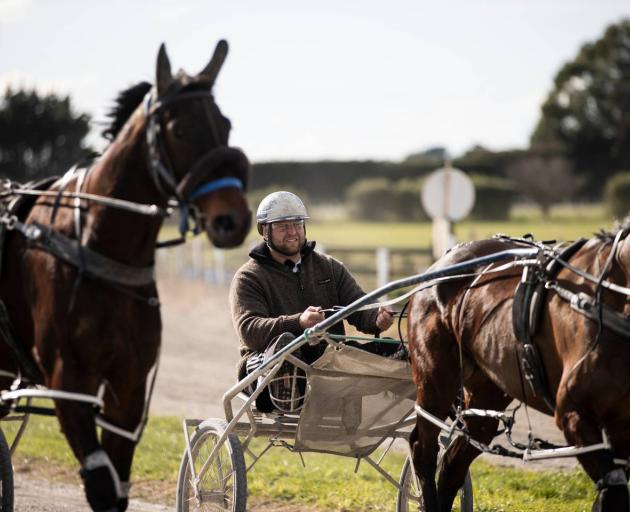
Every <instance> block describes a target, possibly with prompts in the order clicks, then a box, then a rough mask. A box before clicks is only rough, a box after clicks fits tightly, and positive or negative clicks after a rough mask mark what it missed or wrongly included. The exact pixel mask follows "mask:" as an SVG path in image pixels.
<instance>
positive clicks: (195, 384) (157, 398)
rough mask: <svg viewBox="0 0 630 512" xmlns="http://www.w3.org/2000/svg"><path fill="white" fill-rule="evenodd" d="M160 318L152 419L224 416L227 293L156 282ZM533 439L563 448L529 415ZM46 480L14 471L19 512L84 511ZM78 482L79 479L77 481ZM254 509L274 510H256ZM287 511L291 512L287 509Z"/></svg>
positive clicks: (78, 495)
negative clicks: (159, 355)
mask: <svg viewBox="0 0 630 512" xmlns="http://www.w3.org/2000/svg"><path fill="white" fill-rule="evenodd" d="M159 291H160V297H161V300H162V315H163V329H164V335H163V347H162V355H161V362H160V369H159V373H158V377H157V381H156V387H155V392H154V395H153V401H152V404H151V413H152V414H158V415H159V414H174V415H181V416H186V417H188V418H192V417H196V418H206V417H210V416H218V417H223V416H224V413H223V407H222V405H221V402H222V396H223V393H224V392H225V391H226V390H227V389H228V388H229V387H230V386H232V385H233V384H234V383H235V382H236V378H235V375H236V374H235V365H236V362H237V360H238V342H237V338H236V334H235V333H234V330H233V327H232V323H231V320H230V315H229V308H228V304H227V288H224V287H216V286H211V285H207V284H205V283H202V282H188V281H167V280H161V281H160V282H159ZM529 415H530V418H531V421H532V425H533V430H534V434H535V435H536V436H537V437H543V438H545V439H548V440H551V441H555V442H558V443H562V442H563V441H564V440H563V437H562V435H561V433H560V432H559V431H558V430H557V429H556V427H555V425H554V423H553V420H552V419H551V418H548V417H546V416H544V415H542V414H540V413H537V412H536V411H532V410H530V411H529ZM517 420H518V422H517V424H518V429H517V430H516V432H517V437H518V439H519V440H521V441H524V440H525V439H526V432H527V421H526V418H525V416H524V414H523V412H519V414H518V415H517ZM487 460H489V461H490V462H492V463H495V464H506V465H516V466H519V467H523V464H522V462H520V461H518V460H514V459H504V458H499V457H488V458H487ZM575 465H576V464H575V462H574V460H573V459H564V460H562V459H561V460H556V461H552V462H537V463H530V464H528V465H527V466H525V467H526V468H529V469H544V468H551V467H554V468H557V467H574V466H575ZM44 478H47V477H46V476H45V475H36V476H33V475H29V474H28V473H23V472H20V471H17V472H16V500H17V503H18V504H19V507H18V508H17V509H16V510H20V511H36V510H37V511H47V512H58V511H70V510H72V511H74V510H85V509H86V506H85V501H84V498H83V492H82V491H81V489H80V488H79V487H78V485H67V484H57V483H55V484H52V483H50V481H47V480H44ZM76 480H77V481H78V479H76ZM257 508H258V509H259V510H267V511H272V510H276V509H275V508H274V507H273V505H271V506H270V507H268V506H264V505H261V506H259V507H257ZM129 510H130V511H131V512H150V511H161V510H168V508H167V507H165V506H163V505H152V504H148V503H143V502H139V501H132V503H131V504H130V508H129ZM286 510H292V509H290V508H289V509H286Z"/></svg>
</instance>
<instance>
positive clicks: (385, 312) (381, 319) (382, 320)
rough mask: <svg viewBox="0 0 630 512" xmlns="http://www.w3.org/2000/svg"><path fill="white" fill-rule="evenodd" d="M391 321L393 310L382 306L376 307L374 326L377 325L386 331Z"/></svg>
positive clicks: (392, 320)
mask: <svg viewBox="0 0 630 512" xmlns="http://www.w3.org/2000/svg"><path fill="white" fill-rule="evenodd" d="M393 323H394V312H393V311H390V310H389V309H385V308H383V307H380V308H378V313H377V314H376V327H378V330H379V331H381V332H383V331H386V330H387V329H389V328H390V327H391V326H392V324H393Z"/></svg>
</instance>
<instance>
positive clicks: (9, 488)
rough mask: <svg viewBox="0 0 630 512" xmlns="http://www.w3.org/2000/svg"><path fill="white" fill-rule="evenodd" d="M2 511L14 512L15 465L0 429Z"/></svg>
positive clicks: (0, 497) (0, 500)
mask: <svg viewBox="0 0 630 512" xmlns="http://www.w3.org/2000/svg"><path fill="white" fill-rule="evenodd" d="M0 510H1V511H2V512H13V465H12V464H11V450H9V445H8V444H7V439H6V437H4V432H2V429H0Z"/></svg>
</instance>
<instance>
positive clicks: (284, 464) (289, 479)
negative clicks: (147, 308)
mask: <svg viewBox="0 0 630 512" xmlns="http://www.w3.org/2000/svg"><path fill="white" fill-rule="evenodd" d="M2 428H3V430H4V431H5V433H6V434H7V437H8V438H9V442H10V440H11V439H12V437H13V434H14V432H15V428H16V426H15V425H13V424H10V423H4V424H3V425H2ZM262 446H263V445H262V444H261V443H258V444H257V445H256V446H255V448H257V449H258V450H260V449H261V448H262ZM182 451H183V435H182V431H181V421H180V419H178V418H173V417H152V418H151V419H150V421H149V424H148V426H147V428H146V431H145V434H144V437H143V439H142V442H141V443H140V445H139V447H138V450H137V452H136V456H135V459H134V467H133V481H134V486H133V487H132V493H131V495H132V497H135V498H141V499H144V500H147V501H153V502H159V503H165V504H169V505H173V504H174V501H175V489H176V483H177V470H178V467H179V460H180V457H181V453H182ZM304 460H305V462H306V468H302V464H301V461H300V458H299V456H297V455H295V454H291V453H289V452H287V451H286V450H284V449H281V448H274V449H272V450H270V451H269V452H268V453H267V454H265V456H264V457H263V458H262V459H261V460H260V461H259V462H258V463H257V465H256V466H255V468H254V470H253V471H252V472H250V473H249V474H248V486H249V496H250V499H249V503H250V504H251V505H254V504H259V506H255V509H259V510H261V509H264V510H267V511H272V510H294V509H292V508H285V507H286V505H287V504H288V503H291V504H292V505H297V507H298V508H296V509H295V510H307V509H308V510H312V511H319V510H321V511H344V512H350V511H366V510H370V511H386V510H392V509H393V508H394V504H395V500H396V490H395V488H394V487H393V486H392V485H391V484H389V483H387V482H386V481H385V480H384V479H383V478H382V477H381V476H380V475H378V474H377V473H376V472H375V471H374V470H373V469H372V468H370V467H369V466H367V464H362V465H361V466H360V468H359V471H358V472H357V474H354V468H355V461H354V460H351V459H346V458H342V457H334V456H330V455H320V454H305V455H304ZM14 463H15V465H16V466H17V467H18V468H19V471H24V472H34V473H36V474H37V475H41V476H44V477H48V476H49V474H50V471H47V468H48V467H51V468H62V470H58V469H55V470H54V475H55V478H57V479H66V480H67V479H74V481H76V482H78V478H77V477H76V473H77V470H78V466H77V464H76V462H75V460H74V458H73V457H72V454H71V453H70V450H69V448H68V447H67V444H66V442H65V439H64V438H63V437H62V435H61V434H60V432H59V426H58V423H57V421H56V419H54V418H33V419H32V420H31V422H30V424H29V427H28V429H27V431H26V434H25V436H24V438H23V439H22V441H21V443H20V446H19V448H18V451H17V453H16V456H15V458H14ZM402 463H403V456H402V455H400V454H398V453H393V454H389V455H388V456H387V457H386V458H385V463H384V467H385V469H386V470H387V471H389V472H390V474H392V476H394V478H395V479H398V474H399V473H400V469H401V466H402ZM472 478H473V487H474V494H475V510H477V511H483V512H502V511H507V510H510V511H516V512H518V511H523V512H524V511H532V510H545V511H550V512H569V511H571V512H575V511H587V510H590V507H591V504H592V500H593V499H594V493H593V486H592V484H591V483H590V481H589V480H588V478H587V477H586V476H585V475H584V474H583V473H582V472H579V471H570V472H564V471H562V472H558V471H549V472H547V471H545V472H538V471H536V472H534V471H525V470H521V469H513V468H505V467H498V466H493V465H490V464H487V463H484V462H481V461H479V462H475V464H474V465H473V468H472ZM262 503H264V504H265V505H264V506H262V505H260V504H262Z"/></svg>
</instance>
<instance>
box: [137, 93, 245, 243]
mask: <svg viewBox="0 0 630 512" xmlns="http://www.w3.org/2000/svg"><path fill="white" fill-rule="evenodd" d="M153 93H154V90H153V89H152V90H151V91H149V92H148V93H147V95H146V97H145V99H144V115H145V117H146V118H147V126H146V140H147V147H148V160H149V173H150V175H151V178H152V180H153V183H154V184H155V186H156V188H157V189H158V191H159V192H160V194H162V196H163V197H165V198H166V199H171V198H175V200H176V201H177V203H178V208H179V210H180V217H181V220H180V225H179V231H180V234H181V235H182V236H184V235H185V234H186V233H187V232H188V231H189V230H190V227H189V224H188V218H189V213H190V212H191V211H192V212H193V213H194V215H193V218H194V220H195V226H194V228H193V229H192V231H193V232H194V233H195V234H196V233H199V232H200V231H201V226H200V225H199V221H200V217H201V216H200V215H199V212H198V210H197V208H196V207H195V205H194V204H193V201H195V200H196V199H198V198H200V197H202V196H204V195H206V194H209V193H210V192H215V191H217V190H221V189H224V188H236V189H239V190H243V189H244V188H246V186H247V169H248V165H249V164H248V162H247V157H245V155H244V154H243V152H242V151H240V150H239V149H237V148H233V147H229V146H227V145H226V144H223V143H222V142H221V140H220V137H219V131H218V130H217V126H216V124H215V120H214V118H213V116H212V114H211V113H209V114H208V115H207V118H208V123H209V124H210V128H211V131H212V134H213V137H214V139H215V142H216V144H217V145H216V147H214V148H213V149H211V150H210V151H208V152H207V153H205V154H204V155H202V156H201V157H200V158H199V159H198V160H197V161H196V162H195V163H194V164H193V165H192V167H191V168H190V170H188V171H187V172H186V173H185V174H184V177H183V178H182V179H181V180H179V181H178V179H177V175H176V174H175V170H174V169H173V167H172V166H171V165H170V164H169V158H168V154H167V152H166V147H165V144H164V141H163V139H162V136H161V126H160V114H161V112H162V109H163V108H164V107H165V106H167V105H171V104H173V103H176V102H180V101H186V100H192V99H205V100H209V101H211V102H212V103H213V104H214V98H213V96H212V94H210V93H209V92H207V91H189V92H183V93H179V94H178V91H175V92H174V93H171V94H170V95H169V96H167V97H165V98H162V99H159V100H157V101H154V98H153ZM226 164H231V165H232V166H233V168H234V171H235V176H222V177H219V178H216V177H213V175H214V174H215V173H216V171H217V170H218V169H219V168H221V167H222V166H224V165H226Z"/></svg>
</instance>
